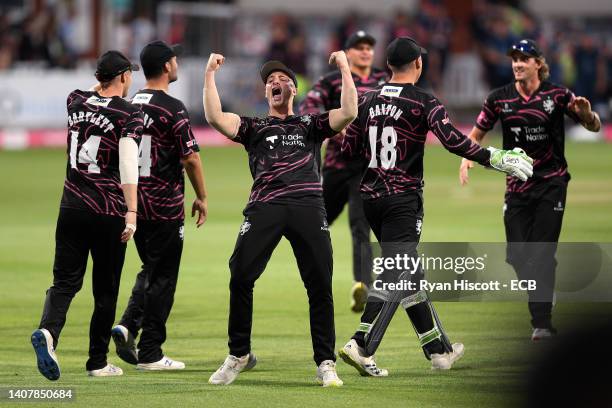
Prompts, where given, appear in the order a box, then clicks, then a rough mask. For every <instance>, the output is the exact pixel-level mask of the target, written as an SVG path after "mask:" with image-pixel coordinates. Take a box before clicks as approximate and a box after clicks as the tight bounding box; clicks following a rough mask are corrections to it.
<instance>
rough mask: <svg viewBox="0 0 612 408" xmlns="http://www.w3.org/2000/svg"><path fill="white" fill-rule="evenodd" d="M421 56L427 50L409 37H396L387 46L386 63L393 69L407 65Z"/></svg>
mask: <svg viewBox="0 0 612 408" xmlns="http://www.w3.org/2000/svg"><path fill="white" fill-rule="evenodd" d="M422 54H427V50H426V49H425V48H423V47H421V46H420V45H419V44H417V42H416V41H415V40H413V39H412V38H410V37H398V38H396V39H395V40H393V41H391V43H390V44H389V45H388V46H387V62H388V63H389V65H393V66H394V67H401V66H402V65H406V64H409V63H411V62H412V61H414V60H415V59H417V58H419V57H420V56H421V55H422Z"/></svg>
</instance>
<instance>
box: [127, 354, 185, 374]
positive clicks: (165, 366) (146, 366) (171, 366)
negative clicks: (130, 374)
mask: <svg viewBox="0 0 612 408" xmlns="http://www.w3.org/2000/svg"><path fill="white" fill-rule="evenodd" d="M184 368H185V363H182V362H180V361H176V360H173V359H171V358H170V357H166V356H163V357H162V358H161V360H159V361H156V362H154V363H138V364H137V365H136V369H137V370H144V371H160V370H182V369H184Z"/></svg>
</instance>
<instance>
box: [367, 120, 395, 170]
mask: <svg viewBox="0 0 612 408" xmlns="http://www.w3.org/2000/svg"><path fill="white" fill-rule="evenodd" d="M369 136H370V156H371V159H370V163H369V164H368V167H369V168H374V169H375V168H377V167H378V160H377V156H378V155H377V153H378V149H377V143H376V142H377V140H378V126H370V130H369ZM380 143H381V148H380V167H382V168H383V169H385V170H386V169H390V168H393V167H395V160H396V159H397V151H396V150H395V145H396V144H397V133H396V132H395V129H394V128H393V126H385V127H384V128H382V135H381V136H380Z"/></svg>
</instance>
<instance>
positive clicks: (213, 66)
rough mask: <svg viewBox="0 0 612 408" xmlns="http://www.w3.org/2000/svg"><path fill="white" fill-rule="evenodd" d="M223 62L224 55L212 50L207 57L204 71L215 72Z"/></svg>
mask: <svg viewBox="0 0 612 408" xmlns="http://www.w3.org/2000/svg"><path fill="white" fill-rule="evenodd" d="M224 62H225V57H224V56H223V55H221V54H215V53H214V52H213V53H211V54H210V57H209V58H208V64H206V72H215V71H217V70H218V69H219V68H220V67H221V65H223V63H224Z"/></svg>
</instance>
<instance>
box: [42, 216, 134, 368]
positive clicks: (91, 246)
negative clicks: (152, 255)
mask: <svg viewBox="0 0 612 408" xmlns="http://www.w3.org/2000/svg"><path fill="white" fill-rule="evenodd" d="M124 228H125V221H124V219H123V218H122V217H112V216H105V215H100V214H95V213H93V212H88V211H81V210H71V209H66V208H61V209H60V213H59V217H58V219H57V228H56V230H55V260H54V262H53V286H51V287H50V288H49V290H47V297H46V299H45V305H44V309H43V314H42V318H41V321H40V325H39V328H44V329H47V330H49V332H50V333H51V335H52V336H53V340H54V343H55V346H57V342H58V340H59V337H60V333H61V331H62V328H63V327H64V324H65V323H66V314H67V313H68V308H69V307H70V303H71V302H72V298H74V295H76V293H77V292H78V291H79V290H80V289H81V287H82V286H83V277H84V275H85V269H86V268H87V257H88V255H89V253H91V258H92V260H93V268H92V286H93V296H94V311H93V314H92V316H91V323H90V326H89V359H88V360H87V364H86V367H87V369H88V370H97V369H100V368H103V367H105V366H106V364H107V361H106V354H107V353H108V343H109V341H110V331H111V328H112V327H113V321H114V320H115V309H116V306H117V295H118V293H119V281H120V279H121V269H122V268H123V261H124V258H125V247H126V245H125V244H123V243H121V240H120V237H121V232H122V231H123V229H124Z"/></svg>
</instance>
